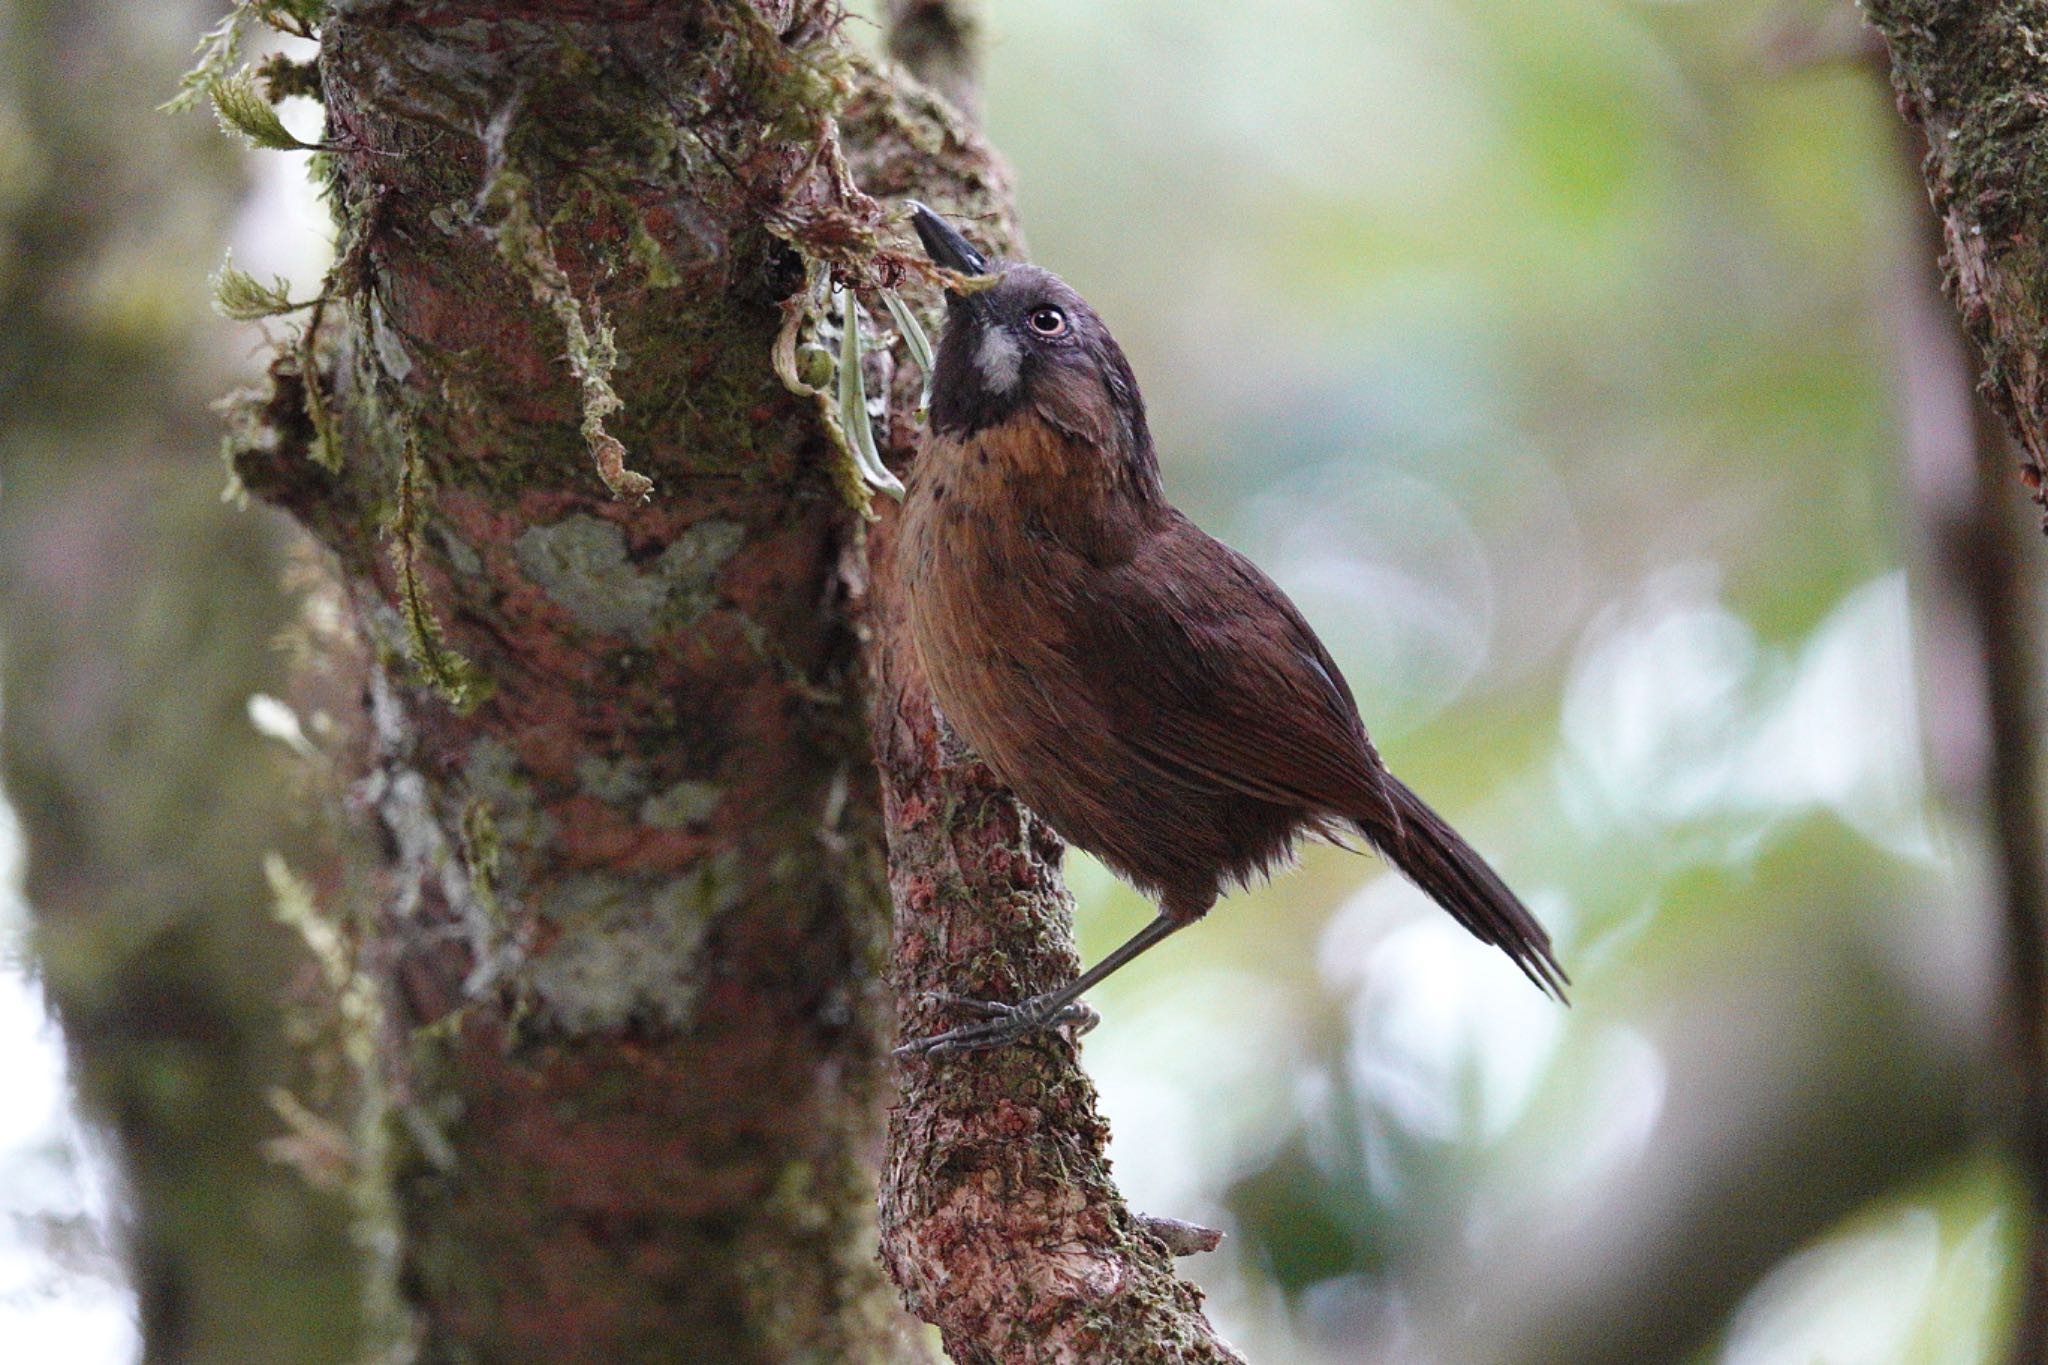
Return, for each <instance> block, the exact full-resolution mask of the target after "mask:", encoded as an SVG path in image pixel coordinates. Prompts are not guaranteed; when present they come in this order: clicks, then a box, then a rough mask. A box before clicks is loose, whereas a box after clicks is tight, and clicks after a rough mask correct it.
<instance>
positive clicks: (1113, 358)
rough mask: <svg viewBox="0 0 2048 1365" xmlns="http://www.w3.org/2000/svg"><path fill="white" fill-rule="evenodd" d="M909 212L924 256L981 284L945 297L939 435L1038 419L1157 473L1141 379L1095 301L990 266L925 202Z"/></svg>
mask: <svg viewBox="0 0 2048 1365" xmlns="http://www.w3.org/2000/svg"><path fill="white" fill-rule="evenodd" d="M910 213H911V221H912V222H913V224H915V226H916V228H917V235H918V239H919V240H920V241H922V242H923V243H924V249H925V254H926V255H928V256H930V257H931V258H932V260H933V261H934V262H936V263H937V264H939V265H942V266H944V267H946V268H947V269H949V270H954V271H957V272H959V273H960V274H962V275H966V276H970V277H975V278H974V284H975V285H976V286H978V287H975V288H970V289H965V290H954V289H948V290H947V291H946V327H945V332H944V334H943V335H942V336H941V337H940V339H939V352H938V359H937V361H936V364H935V368H934V370H933V373H932V403H931V417H932V427H933V430H935V431H937V432H938V433H939V434H941V435H944V436H951V437H956V438H964V437H968V436H972V435H974V434H975V433H976V432H979V431H982V430H984V429H987V428H989V427H996V426H1001V425H1003V424H1005V423H1007V422H1010V421H1012V420H1013V419H1015V418H1017V417H1019V416H1022V415H1035V416H1037V417H1038V418H1040V419H1041V420H1043V421H1046V422H1049V423H1051V424H1052V425H1053V426H1054V427H1056V428H1058V429H1059V430H1060V431H1061V432H1063V433H1064V434H1065V435H1067V436H1069V437H1071V438H1073V439H1076V440H1080V441H1083V442H1086V443H1088V444H1090V445H1093V446H1095V447H1097V448H1099V449H1101V450H1102V452H1103V454H1104V455H1105V457H1110V458H1118V459H1122V460H1125V461H1128V462H1131V463H1132V464H1134V465H1140V466H1142V467H1143V468H1144V469H1145V470H1146V471H1148V472H1149V471H1151V469H1152V467H1153V456H1152V437H1151V433H1150V432H1149V431H1148V430H1147V428H1146V425H1145V400H1144V398H1143V397H1142V396H1141V395H1140V394H1139V392H1138V381H1137V379H1136V378H1135V377H1134V376H1133V375H1132V373H1131V366H1130V362H1129V361H1128V360H1126V359H1124V353H1123V349H1122V348H1121V347H1119V346H1118V345H1117V344H1116V338H1115V337H1113V336H1111V335H1110V334H1109V328H1108V327H1106V326H1104V325H1103V321H1102V319H1101V318H1100V317H1098V316H1096V313H1095V310H1094V309H1093V308H1090V307H1089V306H1088V302H1087V300H1086V299H1083V298H1082V297H1081V296H1080V295H1079V294H1077V293H1075V292H1074V291H1073V289H1072V288H1070V287H1069V286H1068V285H1067V283H1066V281H1064V280H1062V279H1061V278H1060V277H1059V276H1057V275H1055V274H1053V273H1052V272H1051V271H1049V270H1041V269H1039V268H1038V267H1037V266H1033V265H1021V264H1018V265H1007V264H1004V263H1003V262H1000V261H990V260H989V259H988V258H987V257H986V256H984V255H983V254H982V253H981V252H980V251H978V250H976V249H975V248H974V246H973V245H972V244H970V243H969V242H968V240H967V239H966V238H965V237H963V236H961V235H960V233H959V232H958V231H957V230H955V229H954V227H953V226H952V224H950V223H948V222H946V220H945V219H943V218H941V217H939V215H938V214H936V213H933V212H932V211H931V210H930V209H928V208H926V207H925V206H924V205H922V204H918V203H912V204H911V205H910Z"/></svg>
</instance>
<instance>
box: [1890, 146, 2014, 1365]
mask: <svg viewBox="0 0 2048 1365" xmlns="http://www.w3.org/2000/svg"><path fill="white" fill-rule="evenodd" d="M1910 136H1911V135H1910V134H1909V133H1907V132H1906V131H1905V130H1904V129H1903V128H1902V129H1901V141H1902V142H1905V141H1906V139H1907V138H1909V137H1910ZM1902 153H1903V156H1902V160H1903V161H1904V162H1905V164H1906V165H1907V166H1908V167H1912V166H1914V165H1915V163H1917V161H1918V159H1919V158H1918V155H1917V149H1916V148H1914V147H1912V146H1911V145H1910V144H1908V145H1905V146H1903V147H1902ZM1914 225H1915V228H1916V231H1915V233H1914V236H1913V238H1912V245H1913V250H1911V251H1910V252H1904V253H1901V255H1902V257H1903V259H1902V260H1901V261H1900V264H1899V268H1898V271H1897V277H1898V287H1897V288H1894V289H1891V290H1888V291H1886V295H1885V297H1886V299H1887V302H1888V306H1889V312H1890V314H1891V318H1890V321H1891V327H1890V329H1889V330H1890V331H1891V333H1892V335H1893V337H1894V338H1895V339H1896V342H1897V347H1896V350H1897V357H1898V375H1899V393H1900V404H1901V414H1900V415H1901V417H1902V419H1903V423H1904V427H1905V446H1906V449H1905V457H1906V484H1907V488H1908V491H1909V494H1910V496H1911V500H1912V507H1913V513H1914V518H1915V520H1916V522H1917V523H1918V529H1919V536H1920V541H1921V554H1922V557H1923V559H1924V561H1925V566H1926V575H1927V584H1926V588H1925V591H1924V592H1923V593H1922V594H1921V595H1922V598H1923V600H1924V601H1925V603H1926V606H1925V609H1924V615H1925V618H1926V621H1925V630H1926V642H1925V645H1924V647H1923V648H1922V651H1921V658H1922V668H1923V670H1924V672H1925V674H1926V682H1927V687H1926V695H1927V701H1926V703H1925V709H1926V712H1927V725H1928V732H1929V740H1930V744H1929V748H1930V752H1931V756H1932V759H1933V767H1934V772H1935V777H1936V780H1937V781H1938V783H1939V784H1940V788H1941V791H1942V794H1943V797H1944V799H1945V800H1946V802H1947V803H1948V804H1949V805H1950V806H1951V807H1952V808H1953V809H1955V810H1957V811H1958V812H1961V813H1963V814H1965V815H1966V816H1968V817H1974V818H1975V819H1976V820H1977V821H1978V823H1979V827H1980V829H1981V830H1982V831H1983V833H1984V834H1985V835H1986V836H1987V837H1988V839H1989V840H1990V842H1991V845H1992V847H1991V855H1992V870H1993V875H1992V881H1993V884H1994V885H1993V888H1992V889H1993V895H1994V896H1995V898H1996V900H1997V902H1998V907H1999V912H2000V920H2001V924H2002V927H2003V950H2002V954H2001V956H2002V958H2003V961H2004V966H2005V980H2004V991H2005V998H2004V1002H2003V1008H2002V1011H2001V1013H2002V1023H2003V1027H2004V1039H2003V1041H2004V1043H2005V1050H2006V1060H2007V1067H2008V1071H2007V1075H2008V1078H2009V1080H2010V1082H2011V1091H2010V1095H2009V1099H2010V1112H2009V1115H2008V1122H2009V1124H2010V1127H2011V1133H2010V1144H2011V1147H2012V1150H2013V1152H2014V1153H2015V1154H2016V1157H2017V1160H2018V1164H2019V1166H2020V1169H2021V1171H2022V1172H2023V1174H2024V1176H2025V1179H2026V1184H2027V1197H2028V1204H2029V1210H2030V1226H2029V1229H2028V1232H2027V1251H2026V1259H2025V1262H2024V1281H2023V1284H2022V1291H2021V1311H2020V1315H2019V1322H2018V1324H2017V1326H2016V1329H2015V1330H2016V1333H2017V1336H2016V1340H2015V1351H2014V1354H2013V1357H2012V1359H2013V1360H2014V1361H2015V1362H2016V1365H2022V1363H2024V1362H2035V1361H2040V1360H2044V1359H2048V1014H2044V1008H2043V1006H2044V1004H2048V865H2044V861H2043V853H2042V842H2041V841H2042V833H2043V830H2042V821H2041V803H2040V789H2039V784H2038V780H2037V777H2036V770H2035V756H2036V754H2038V752H2039V740H2040V736H2039V733H2038V731H2037V729H2036V726H2035V724H2034V719H2033V717H2034V694H2035V681H2034V668H2033V660H2032V655H2033V648H2032V645H2031V642H2030V640H2029V638H2028V637H2029V632H2028V629H2027V622H2028V620H2029V619H2030V613H2029V611H2028V603H2027V602H2026V600H2025V593H2024V591H2023V588H2022V584H2021V579H2020V563H2019V561H2020V556H2019V553H2018V546H2017V545H2016V544H2015V543H2014V535H2013V533H2012V529H2011V525H2010V522H2009V520H2008V517H2007V515H2006V513H2007V508H2006V506H2005V499H2004V498H2003V497H2002V496H2000V487H1999V484H2000V480H1999V478H1998V470H1999V469H2000V468H2001V467H2002V466H2003V464H2004V462H2005V460H2006V459H2007V458H2009V455H2008V451H2009V449H2010V446H2009V443H2008V441H2007V440H2006V438H2005V434H2004V431H2003V430H2002V428H2001V427H2000V425H1999V423H1998V420H1997V417H1996V415H1995V414H1994V413H1992V412H1990V411H1989V410H1988V408H1987V405H1986V404H1985V403H1983V402H1982V401H1980V400H1979V399H1978V397H1977V394H1976V392H1975V387H1976V386H1975V384H1974V374H1973V365H1972V362H1971V357H1970V348H1969V342H1968V340H1967V339H1966V338H1965V337H1964V335H1963V333H1962V331H1961V329H1960V328H1959V326H1958V325H1957V319H1956V314H1955V311H1954V310H1953V309H1951V308H1950V307H1949V306H1948V303H1947V301H1946V300H1945V299H1944V298H1943V297H1942V291H1941V281H1940V278H1939V275H1938V273H1937V270H1936V267H1935V262H1936V260H1937V259H1938V258H1939V256H1940V254H1941V248H1942V225H1941V223H1940V222H1939V221H1938V220H1937V219H1936V218H1935V216H1934V215H1933V214H1932V213H1930V212H1927V211H1924V210H1919V209H1918V208H1917V206H1916V211H1915V213H1914Z"/></svg>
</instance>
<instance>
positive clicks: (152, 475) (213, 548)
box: [0, 0, 361, 1365]
mask: <svg viewBox="0 0 2048 1365" xmlns="http://www.w3.org/2000/svg"><path fill="white" fill-rule="evenodd" d="M177 13H179V14H182V15H183V16H184V17H186V18H189V19H190V20H191V21H192V22H193V23H194V24H195V25H197V24H199V23H202V22H205V20H204V19H203V18H202V13H201V11H200V9H199V8H198V7H193V6H184V5H180V6H178V7H177ZM134 16H135V10H134V7H132V6H129V5H125V4H119V3H107V2H105V0H93V2H92V3H78V2H77V0H69V2H68V3H55V2H54V0H35V2H30V3H17V4H13V5H10V6H7V7H5V8H4V10H0V316H4V317H5V318H6V319H7V322H6V325H5V326H4V327H0V705H4V709H5V719H4V725H0V760H4V766H5V778H6V786H7V796H8V799H9V800H10V801H11V802H12V804H13V806H14V809H15V811H16V812H17V814H18V816H19V819H20V822H21V831H22V835H23V838H24V841H25V843H26V845H27V868H26V871H27V887H26V890H27V898H28V901H29V904H30V907H31V910H32V914H33V940H32V941H33V945H34V948H35V959H36V968H37V972H38V975H39V977H40V979H41V981H42V984H43V986H44V988H45V990H46V991H47V993H48V996H49V999H50V1001H51V1003H52V1005H53V1006H54V1007H55V1010H56V1013H57V1015H58V1017H59V1018H60V1019H61V1020H62V1023H63V1026H64V1035H65V1041H66V1044H67V1051H68V1053H69V1057H70V1062H71V1072H72V1076H73V1077H74V1079H75V1080H76V1082H77V1085H78V1091H79V1095H80V1098H81V1100H82V1102H83V1107H84V1109H85V1111H86V1112H87V1114H88V1115H89V1116H90V1117H92V1118H93V1119H94V1120H96V1121H97V1122H98V1123H99V1124H101V1125H104V1127H105V1129H106V1131H107V1132H108V1134H109V1135H110V1136H111V1138H112V1144H111V1145H112V1147H113V1149H114V1153H115V1156H116V1158H117V1160H118V1161H119V1163H120V1165H121V1167H122V1181H121V1185H122V1195H123V1202H124V1204H125V1206H126V1207H125V1212H124V1217H123V1220H122V1221H123V1223H124V1224H125V1226H124V1228H123V1232H124V1234H125V1236H124V1240H125V1241H126V1243H127V1245H126V1251H127V1259H128V1262H129V1275H130V1279H131V1282H132V1285H133V1288H134V1292H135V1295H136V1299H137V1301H138V1307H139V1310H140V1314H139V1315H140V1326H141V1329H142V1333H143V1338H144V1347H145V1357H146V1359H147V1360H149V1361H151V1362H184V1361H190V1362H209V1361H223V1360H274V1361H287V1360H289V1361H294V1362H305V1363H306V1365H318V1363H321V1362H340V1361H344V1360H349V1359H352V1358H354V1354H355V1351H356V1348H357V1345H358V1335H359V1321H358V1310H359V1298H360V1294H359V1287H360V1283H361V1276H360V1275H359V1274H358V1272H357V1266H358V1262H359V1259H360V1258H359V1256H358V1253H357V1250H356V1248H355V1246H354V1244H353V1243H352V1241H351V1239H350V1237H349V1229H348V1223H349V1218H350V1211H349V1209H348V1207H347V1205H346V1203H345V1202H344V1200H343V1199H342V1198H341V1197H340V1196H339V1195H338V1194H336V1193H334V1192H331V1191H328V1192H323V1191H321V1190H317V1189H314V1188H312V1187H311V1186H309V1185H308V1184H307V1183H306V1181H305V1180H304V1179H302V1178H301V1176H300V1175H299V1173H298V1172H296V1171H294V1170H292V1169H290V1168H289V1167H287V1166H285V1165H282V1164H280V1163H278V1162H277V1161H274V1160H272V1159H271V1158H270V1157H269V1156H268V1155H267V1154H266V1150H265V1139H266V1138H268V1137H270V1136H272V1135H276V1134H279V1133H280V1132H281V1131H282V1124H281V1122H280V1120H279V1118H278V1116H277V1114H276V1112H275V1111H274V1110H273V1108H272V1095H273V1092H274V1091H277V1090H279V1089H280V1088H282V1087H287V1086H292V1087H294V1088H296V1089H299V1090H304V1089H305V1088H306V1082H307V1081H308V1079H309V1078H308V1077H307V1076H305V1075H304V1074H303V1068H299V1067H297V1066H296V1065H295V1059H294V1057H293V1055H292V1046H291V1042H290V1037H291V1028H293V1027H295V1026H296V1025H297V1024H299V1023H301V1022H303V1021H304V1016H303V1014H300V1013H299V1012H298V1011H294V1017H293V1018H292V1019H291V1020H289V1021H288V1020H287V1019H285V1018H284V1017H281V1015H280V1012H279V1004H280V997H281V996H282V995H283V994H284V993H285V991H286V989H287V985H288V983H289V982H291V981H293V980H295V979H300V978H301V976H302V974H303V973H305V972H306V971H308V970H309V969H310V967H311V963H310V961H309V959H308V955H307V953H306V950H305V945H304V944H303V943H302V942H300V941H299V938H298V936H297V935H296V934H295V933H293V932H292V931H291V930H289V929H287V928H285V927H284V926H282V925H279V924H278V923H277V922H276V920H275V918H274V916H273V913H272V911H273V902H272V895H271V892H270V890H269V889H268V888H267V887H266V886H265V883H264V875H263V857H264V854H265V853H266V852H268V851H270V850H278V851H280V852H286V853H290V852H292V851H294V850H295V848H296V846H298V845H299V844H301V843H303V842H304V830H303V828H301V827H299V826H298V823H297V822H296V821H295V819H294V815H295V812H294V810H293V809H292V805H293V803H291V802H283V803H281V802H279V801H278V799H277V792H278V784H279V781H280V779H281V777H282V775H283V772H284V767H283V764H282V763H281V762H280V755H282V754H283V752H284V751H283V749H282V748H281V746H278V745H276V744H274V743H272V742H270V741H267V740H264V739H262V738H261V737H259V736H258V735H257V734H256V732H255V731H254V730H253V729H252V728H251V727H250V724H249V721H248V718H247V714H246V709H245V708H246V704H247V699H248V697H249V694H250V693H251V692H253V691H257V690H266V689H267V690H270V691H277V690H279V688H280V687H281V685H282V675H283V673H284V667H283V662H282V660H281V658H280V657H279V655H278V652H277V650H276V637H277V634H278V632H279V631H280V630H281V629H282V628H283V627H284V626H285V624H286V622H287V621H288V620H289V613H290V604H289V603H288V602H287V600H286V598H285V595H284V593H283V591H282V589H281V585H280V582H279V578H280V573H281V570H282V566H283V562H284V557H283V555H282V553H281V538H280V537H279V536H278V535H276V534H275V532H276V531H277V530H278V529H279V528H276V527H273V526H263V525H257V524H252V522H251V520H250V519H249V518H248V517H246V516H240V515H238V514H237V513H236V512H235V510H234V509H233V508H231V507H229V506H226V505H224V504H223V503H222V501H221V498H220V489H221V484H222V482H223V480H224V477H225V475H224V471H223V470H222V469H221V466H220V461H219V456H218V450H219V441H220V438H219V432H218V429H217V423H216V421H215V419H213V418H212V417H211V416H209V414H208V413H207V411H206V407H207V404H208V403H209V402H210V401H211V400H212V399H213V398H214V397H215V396H216V395H217V394H218V393H219V392H220V389H221V387H222V386H223V385H224V384H225V383H226V382H227V381H228V364H229V362H230V361H231V360H232V359H233V355H232V352H230V351H228V348H226V347H223V346H220V345H219V344H218V342H219V340H220V338H219V335H218V324H217V323H214V322H212V320H211V319H209V318H207V316H206V315H205V307H204V301H203V300H204V289H203V284H202V281H203V278H204V275H205V273H206V272H207V271H208V270H209V269H211V268H212V267H213V265H214V264H215V263H216V262H218V261H219V259H220V252H221V240H220V234H222V233H223V232H225V231H226V228H227V224H228V222H229V221H230V219H231V218H232V216H233V215H234V213H235V211H236V209H237V207H238V205H239V204H240V201H241V198H242V185H241V177H240V175H239V173H238V167H237V163H236V160H235V158H234V157H233V156H232V154H231V152H230V149H229V148H228V146H227V145H226V144H225V143H224V142H222V141H221V140H220V139H219V138H218V137H217V136H216V135H215V134H214V133H213V132H212V130H211V129H209V128H207V127H205V126H203V125H201V124H200V123H198V122H197V121H196V120H172V119H168V118H164V117H162V116H160V115H157V114H155V113H154V112H153V106H154V105H156V104H157V103H158V102H160V101H161V100H162V99H163V97H164V96H165V95H166V94H167V93H169V90H168V87H169V83H170V82H169V79H168V78H167V76H166V73H167V72H172V71H175V69H176V65H175V64H176V63H178V62H180V61H181V60H182V59H183V58H184V56H185V53H186V50H187V49H188V48H189V46H190V43H189V39H188V38H186V37H184V36H181V35H180V34H179V33H178V31H177V30H176V28H175V27H174V26H170V25H165V24H162V23H157V22H152V23H146V24H145V23H136V22H132V20H133V19H134ZM81 90H90V91H91V92H93V93H92V95H91V97H90V98H81V96H80V91H81ZM145 243H146V244H147V248H148V249H147V253H146V254H145V253H144V252H143V251H142V250H141V249H140V245H141V244H145ZM195 338H198V339H200V341H201V342H204V343H207V344H196V343H195ZM295 1073H299V1074H295ZM10 1344H12V1343H10ZM13 1354H18V1352H10V1351H8V1350H6V1349H5V1348H4V1347H0V1355H13Z"/></svg>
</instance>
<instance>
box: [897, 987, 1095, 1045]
mask: <svg viewBox="0 0 2048 1365" xmlns="http://www.w3.org/2000/svg"><path fill="white" fill-rule="evenodd" d="M1055 994H1057V992H1047V993H1046V994H1044V995H1038V996H1033V997H1032V998H1031V999H1029V1000H1026V1001H1025V1002H1024V1003H1023V1004H1021V1005H1006V1004H1004V1003H1003V1002H1002V1001H1000V1000H976V999H974V998H973V997H971V996H965V995H953V994H951V993H950V992H947V991H931V992H928V993H927V994H926V995H925V999H926V1000H929V1001H931V1002H932V1003H934V1004H938V1005H945V1006H948V1007H950V1008H953V1009H957V1010H960V1011H962V1012H963V1013H966V1014H971V1015H973V1016H975V1017H976V1018H977V1019H979V1020H981V1021H982V1022H980V1023H978V1024H962V1025H961V1026H960V1027H959V1028H955V1029H947V1030H946V1031H945V1032H944V1033H935V1034H933V1035H932V1036H931V1037H929V1038H919V1039H916V1040H914V1041H912V1042H908V1043H905V1044H903V1045H902V1046H901V1047H899V1048H897V1049H896V1055H897V1056H898V1057H913V1056H916V1057H942V1056H945V1055H946V1054H948V1053H953V1052H980V1051H982V1050H983V1049H985V1048H992V1047H1004V1046H1007V1045H1008V1044H1010V1043H1014V1042H1016V1041H1017V1040H1018V1039H1019V1038H1023V1037H1026V1036H1028V1035H1030V1034H1033V1033H1038V1032H1041V1031H1044V1030H1048V1029H1063V1028H1071V1029H1073V1030H1074V1034H1075V1036H1076V1037H1078V1036H1080V1035H1081V1034H1083V1033H1086V1032H1087V1031H1088V1030H1089V1029H1092V1028H1094V1027H1095V1026H1096V1025H1097V1024H1099V1023H1101V1022H1102V1016H1101V1015H1099V1014H1097V1013H1096V1012H1095V1011H1094V1010H1093V1009H1091V1008H1089V1006H1088V1005H1086V1004H1085V1003H1083V1002H1082V1001H1079V1000H1072V1001H1069V1002H1067V1003H1066V1004H1065V1005H1062V1006H1058V1007H1053V1006H1052V1005H1051V1003H1050V1002H1051V1001H1052V999H1053V997H1054V995H1055Z"/></svg>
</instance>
